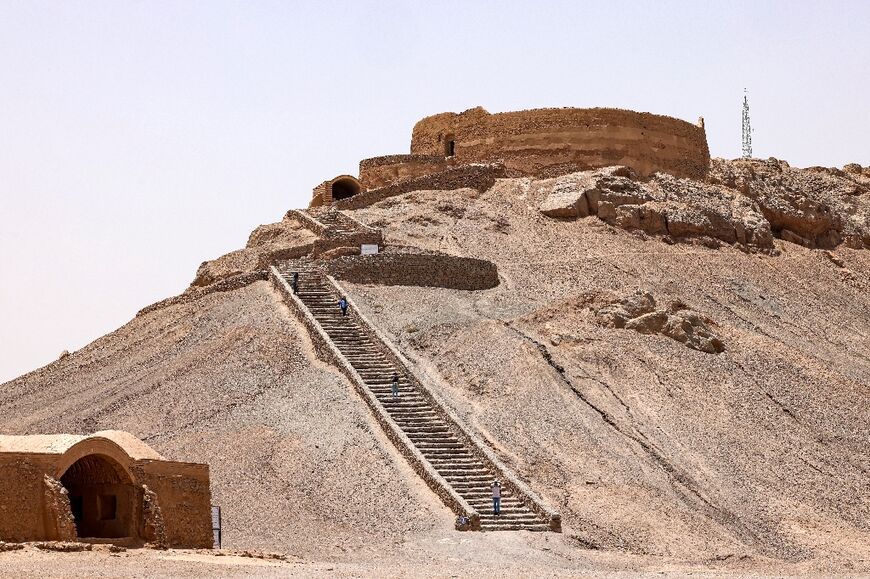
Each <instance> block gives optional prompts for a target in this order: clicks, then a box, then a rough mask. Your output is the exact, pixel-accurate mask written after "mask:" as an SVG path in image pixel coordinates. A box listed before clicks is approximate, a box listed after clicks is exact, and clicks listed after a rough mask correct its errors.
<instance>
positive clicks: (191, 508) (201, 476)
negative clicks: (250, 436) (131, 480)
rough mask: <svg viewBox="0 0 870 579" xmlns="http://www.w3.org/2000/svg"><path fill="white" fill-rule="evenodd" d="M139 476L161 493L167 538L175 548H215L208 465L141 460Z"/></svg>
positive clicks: (158, 496) (138, 466)
mask: <svg viewBox="0 0 870 579" xmlns="http://www.w3.org/2000/svg"><path fill="white" fill-rule="evenodd" d="M136 470H137V471H138V472H137V480H138V482H139V483H141V484H145V485H147V486H148V488H149V489H151V490H152V491H154V492H155V493H157V500H158V502H159V504H160V510H161V512H162V514H163V522H164V524H165V526H166V539H167V542H168V544H169V546H170V547H175V548H189V549H193V548H211V546H212V544H213V542H214V537H213V534H212V530H211V489H210V487H209V475H208V466H207V465H204V464H190V463H180V462H164V461H148V460H145V461H139V462H138V463H137V465H136Z"/></svg>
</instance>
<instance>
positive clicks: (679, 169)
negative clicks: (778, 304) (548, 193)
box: [310, 107, 710, 207]
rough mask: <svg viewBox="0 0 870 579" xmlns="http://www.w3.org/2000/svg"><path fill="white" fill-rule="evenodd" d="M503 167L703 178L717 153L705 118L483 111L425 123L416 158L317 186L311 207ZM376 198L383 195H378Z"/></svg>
mask: <svg viewBox="0 0 870 579" xmlns="http://www.w3.org/2000/svg"><path fill="white" fill-rule="evenodd" d="M494 163H495V164H499V165H501V166H502V167H503V170H504V174H503V175H501V176H506V177H525V176H528V177H536V178H548V177H556V176H558V175H565V174H568V173H574V172H576V171H586V170H588V169H597V168H600V167H610V166H614V165H624V166H626V167H630V168H631V169H632V170H634V171H635V172H636V173H637V174H638V175H640V176H641V177H648V176H651V175H653V174H654V173H657V172H662V173H668V174H671V175H673V176H675V177H689V178H692V179H703V178H704V177H705V176H706V175H707V171H708V170H709V167H710V150H709V148H708V147H707V133H706V131H705V129H704V121H703V119H698V123H697V124H692V123H688V122H686V121H682V120H680V119H675V118H672V117H666V116H663V115H654V114H650V113H641V112H636V111H628V110H623V109H611V108H594V109H579V108H559V109H531V110H526V111H511V112H504V113H495V114H492V113H490V112H488V111H486V110H485V109H483V108H482V107H477V108H473V109H469V110H467V111H465V112H462V113H439V114H436V115H432V116H429V117H426V118H424V119H421V120H420V121H418V122H417V124H416V125H414V128H413V131H412V134H411V152H410V154H401V155H387V156H382V157H372V158H370V159H363V160H362V161H360V164H359V177H358V178H357V177H353V176H352V175H339V176H338V177H335V178H333V179H330V180H328V181H324V182H323V183H321V184H320V185H318V186H317V187H315V188H314V191H313V192H312V198H311V204H310V206H311V207H321V206H329V205H332V204H334V203H338V204H339V206H341V204H342V203H345V205H346V204H347V202H348V200H349V199H350V198H351V197H355V196H357V195H359V194H360V193H366V192H369V193H373V192H374V191H380V190H382V189H384V188H388V187H396V186H397V185H398V184H400V183H411V182H413V187H412V188H409V189H408V190H409V191H410V190H422V189H426V188H430V187H431V188H440V187H441V186H443V185H444V184H445V182H449V181H451V180H450V179H449V178H448V177H447V176H448V175H449V174H450V173H451V171H454V170H456V169H458V168H462V167H468V166H471V165H481V164H483V165H486V164H494ZM369 196H370V197H377V195H374V194H371V195H369Z"/></svg>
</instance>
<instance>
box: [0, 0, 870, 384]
mask: <svg viewBox="0 0 870 579" xmlns="http://www.w3.org/2000/svg"><path fill="white" fill-rule="evenodd" d="M868 30H870V3H868V2H864V1H854V2H838V1H827V2H810V1H807V2H793V1H790V2H772V1H770V2H767V1H753V2H698V1H686V2H668V1H657V2H649V1H637V2H620V1H608V2H581V1H577V0H574V1H564V2H555V1H554V2H547V1H546V0H536V1H534V2H531V1H529V2H507V1H504V2H488V1H485V0H478V1H474V2H468V1H451V0H440V1H439V2H422V1H420V2H410V1H407V2H401V1H380V2H370V1H367V0H354V1H347V2H338V1H334V2H317V1H311V2H292V1H283V2H277V1H276V2H271V1H260V0H244V1H242V0H239V1H223V0H208V1H183V0H173V1H169V2H160V1H147V2H146V1H135V2H133V1H126V0H107V1H101V0H92V1H88V2H81V1H76V0H64V1H63V2H56V1H51V2H43V1H40V0H22V1H18V0H0V264H2V269H0V383H2V382H4V381H6V380H9V379H12V378H14V377H15V376H17V375H19V374H22V373H24V372H27V371H29V370H32V369H34V368H36V367H39V366H42V365H44V364H46V363H49V362H51V361H53V360H54V359H56V358H57V357H58V355H59V354H60V353H61V352H62V351H63V350H69V351H73V350H76V349H78V348H81V347H82V346H84V345H86V344H87V343H89V342H90V341H92V340H94V339H95V338H97V337H99V336H101V335H103V334H105V333H107V332H110V331H112V330H114V329H116V328H117V327H119V326H121V325H123V324H124V323H126V322H127V321H129V320H130V319H132V317H133V316H134V315H135V313H136V311H138V310H139V309H140V308H142V307H144V306H146V305H148V304H151V303H153V302H156V301H158V300H161V299H163V298H166V297H169V296H171V295H174V294H177V293H180V292H181V291H183V290H184V288H185V287H187V285H188V284H189V283H190V281H191V280H192V279H193V277H194V273H195V271H196V268H197V267H198V266H199V264H200V263H201V262H202V261H204V260H207V259H213V258H215V257H217V256H219V255H221V254H223V253H226V252H228V251H232V250H234V249H238V248H240V247H242V246H244V244H245V241H246V240H247V236H248V234H249V233H250V232H251V231H252V230H253V229H254V228H255V227H256V226H257V225H259V224H262V223H270V222H274V221H279V220H280V219H281V217H282V216H283V214H284V213H285V212H286V211H287V209H290V208H293V207H304V206H306V205H307V202H308V200H309V198H310V196H311V189H312V187H314V186H315V185H317V184H318V183H320V182H322V181H324V180H325V179H328V178H331V177H333V176H335V175H338V174H341V173H350V174H356V173H357V164H358V162H359V160H360V159H363V158H366V157H372V156H377V155H386V154H395V153H406V152H408V149H409V145H410V135H411V128H412V127H413V124H414V123H415V122H416V121H417V120H419V119H420V118H422V117H424V116H426V115H429V114H433V113H436V112H442V111H457V112H458V111H462V110H465V109H468V108H472V107H475V106H483V107H484V108H486V109H487V110H489V111H490V112H500V111H508V110H519V109H528V108H538V107H550V106H574V107H593V106H606V107H620V108H628V109H634V110H639V111H649V112H653V113H658V114H664V115H669V116H674V117H678V118H681V119H685V120H687V121H691V122H695V121H697V119H698V117H699V116H703V117H704V118H705V121H706V129H707V137H708V141H709V144H710V150H711V154H712V155H714V156H721V157H729V158H733V157H737V156H739V155H740V114H741V104H742V99H743V90H744V88H746V89H748V91H749V99H750V104H751V107H752V108H751V114H752V125H753V129H754V133H753V144H754V153H755V156H757V157H770V156H776V157H779V158H783V159H786V160H788V161H789V162H790V163H791V164H792V165H796V166H811V165H825V166H842V165H844V164H846V163H849V162H859V163H861V164H862V165H870V139H868V135H870V108H868V105H867V102H868V95H870V34H868Z"/></svg>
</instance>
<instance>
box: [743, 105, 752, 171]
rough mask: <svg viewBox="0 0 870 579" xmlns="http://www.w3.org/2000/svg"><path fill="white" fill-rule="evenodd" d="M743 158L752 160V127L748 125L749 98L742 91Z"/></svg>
mask: <svg viewBox="0 0 870 579" xmlns="http://www.w3.org/2000/svg"><path fill="white" fill-rule="evenodd" d="M743 158H744V159H751V158H752V126H751V125H750V124H749V97H748V96H747V95H746V89H743Z"/></svg>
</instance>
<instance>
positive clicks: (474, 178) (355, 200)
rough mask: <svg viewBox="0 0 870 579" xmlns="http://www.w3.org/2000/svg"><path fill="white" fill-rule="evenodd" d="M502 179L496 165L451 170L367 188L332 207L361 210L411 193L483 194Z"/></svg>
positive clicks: (503, 174)
mask: <svg viewBox="0 0 870 579" xmlns="http://www.w3.org/2000/svg"><path fill="white" fill-rule="evenodd" d="M504 176H505V167H504V165H501V164H499V163H492V164H473V165H465V166H462V167H453V168H450V169H445V170H444V171H440V172H438V173H434V174H432V175H425V176H422V177H415V178H413V179H408V180H405V181H401V182H399V183H396V184H393V185H388V186H386V187H381V188H379V189H370V190H368V191H366V192H364V193H360V194H358V195H354V196H353V197H349V198H347V199H343V200H341V201H337V202H336V203H335V206H336V207H337V208H339V209H362V208H363V207H368V206H369V205H373V204H375V203H377V202H379V201H383V200H384V199H387V198H389V197H395V196H396V195H402V194H404V193H410V192H411V191H427V190H437V191H450V190H453V189H463V188H471V189H476V190H478V191H486V190H487V189H489V188H490V187H492V186H493V184H495V180H496V179H498V178H500V177H504Z"/></svg>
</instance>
